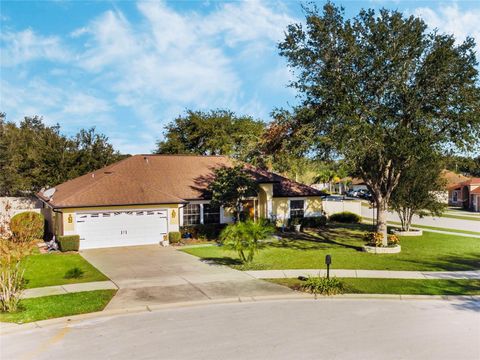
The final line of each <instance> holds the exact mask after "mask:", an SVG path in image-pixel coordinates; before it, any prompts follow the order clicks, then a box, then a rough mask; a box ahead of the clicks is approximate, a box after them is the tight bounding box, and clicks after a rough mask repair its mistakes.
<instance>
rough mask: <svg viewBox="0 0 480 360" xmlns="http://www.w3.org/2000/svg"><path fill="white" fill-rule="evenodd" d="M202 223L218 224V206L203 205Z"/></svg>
mask: <svg viewBox="0 0 480 360" xmlns="http://www.w3.org/2000/svg"><path fill="white" fill-rule="evenodd" d="M203 223H204V224H220V206H213V205H211V204H203Z"/></svg>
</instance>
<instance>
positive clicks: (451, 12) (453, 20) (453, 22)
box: [414, 3, 480, 58]
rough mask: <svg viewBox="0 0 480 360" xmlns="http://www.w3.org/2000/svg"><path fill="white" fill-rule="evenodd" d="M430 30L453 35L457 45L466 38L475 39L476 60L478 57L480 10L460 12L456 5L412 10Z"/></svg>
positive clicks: (479, 54)
mask: <svg viewBox="0 0 480 360" xmlns="http://www.w3.org/2000/svg"><path fill="white" fill-rule="evenodd" d="M414 14H415V15H416V16H420V17H421V18H422V19H423V20H425V22H426V23H427V24H428V26H429V27H430V28H432V29H438V30H439V31H440V32H441V33H446V34H454V35H455V38H456V40H457V42H458V43H460V42H463V41H464V40H465V38H466V37H467V36H471V37H473V38H474V39H475V42H476V44H477V46H476V51H477V58H479V56H480V25H479V24H480V8H476V9H475V8H472V9H468V10H461V9H460V8H459V6H458V4H456V3H453V4H450V5H440V6H438V7H436V8H435V9H432V8H429V7H420V8H416V9H415V10H414Z"/></svg>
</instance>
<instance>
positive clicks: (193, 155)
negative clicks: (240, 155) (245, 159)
mask: <svg viewBox="0 0 480 360" xmlns="http://www.w3.org/2000/svg"><path fill="white" fill-rule="evenodd" d="M134 156H135V157H136V156H168V157H170V156H172V157H173V156H185V157H187V156H191V157H216V158H228V159H230V158H231V157H230V156H229V155H200V154H135V155H132V157H134Z"/></svg>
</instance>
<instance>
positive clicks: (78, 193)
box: [61, 159, 125, 203]
mask: <svg viewBox="0 0 480 360" xmlns="http://www.w3.org/2000/svg"><path fill="white" fill-rule="evenodd" d="M124 160H125V159H124ZM120 161H123V160H120ZM120 161H119V162H120ZM112 165H113V164H112ZM102 169H103V168H102ZM92 173H93V172H92ZM89 174H91V173H89ZM85 175H88V174H85ZM112 175H117V174H116V173H114V172H112V173H111V174H108V176H112ZM108 176H102V177H101V178H100V179H98V181H97V182H93V183H91V184H88V185H87V186H85V187H83V188H79V189H78V191H73V193H72V194H71V195H69V196H67V197H65V198H64V199H63V200H62V201H61V202H63V203H64V202H65V201H66V200H68V199H70V198H71V197H72V196H75V195H80V194H83V193H84V192H86V191H87V190H89V189H90V188H91V187H93V186H96V185H98V183H99V182H101V181H102V180H103V179H106V178H107V177H108ZM76 179H78V178H76ZM72 180H74V179H72ZM120 181H122V180H121V179H120Z"/></svg>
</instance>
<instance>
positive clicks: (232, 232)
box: [220, 220, 275, 263]
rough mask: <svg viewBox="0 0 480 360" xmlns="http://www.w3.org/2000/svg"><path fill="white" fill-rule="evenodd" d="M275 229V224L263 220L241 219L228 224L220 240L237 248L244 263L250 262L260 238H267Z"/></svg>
mask: <svg viewBox="0 0 480 360" xmlns="http://www.w3.org/2000/svg"><path fill="white" fill-rule="evenodd" d="M274 231H275V227H274V226H273V225H269V224H266V223H265V222H263V221H258V222H253V221H251V220H248V221H245V222H242V221H239V222H237V223H235V224H230V225H228V226H227V227H226V228H225V229H224V230H223V231H222V233H221V234H220V240H221V241H222V243H223V245H224V246H225V247H226V248H227V249H231V250H235V251H236V252H237V253H238V256H239V257H240V260H241V261H242V262H243V263H249V262H251V261H252V260H253V256H254V255H255V253H256V252H257V251H258V246H259V244H258V243H259V240H264V239H267V238H268V237H270V236H272V235H273V233H274ZM245 253H246V254H245Z"/></svg>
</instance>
